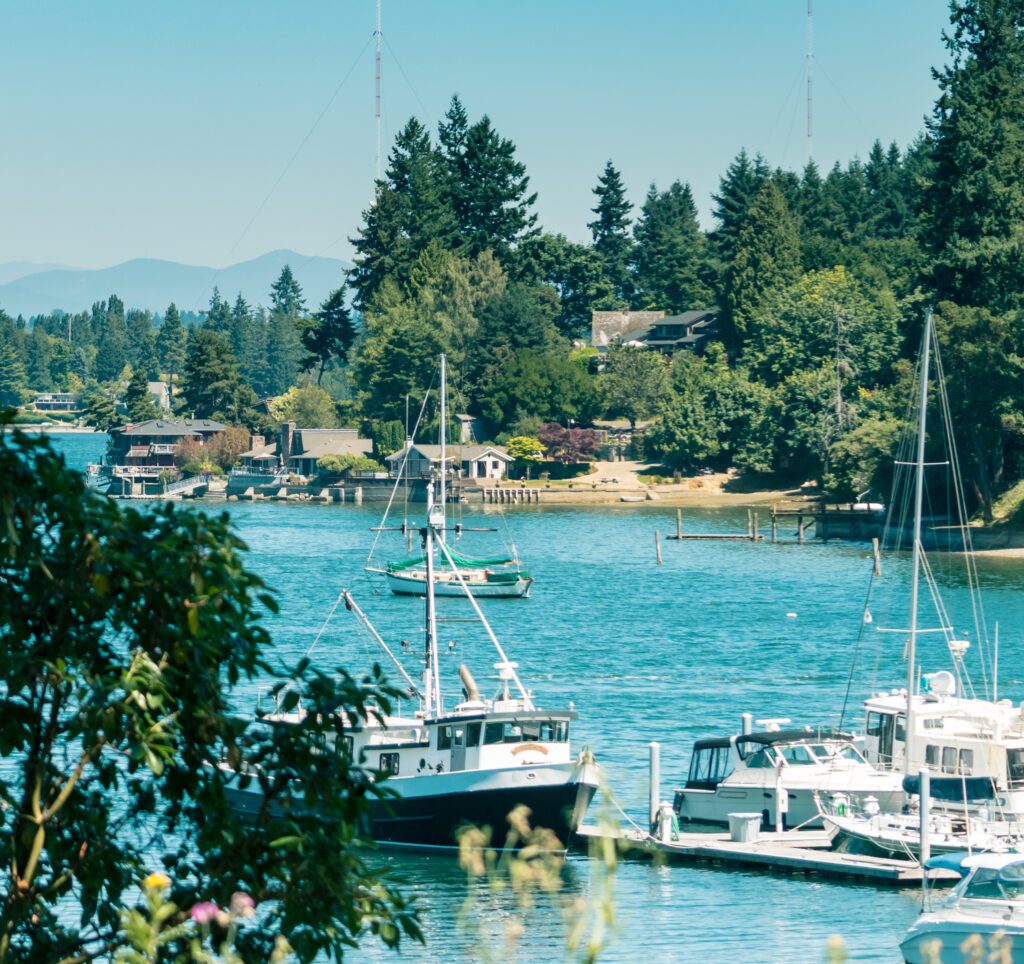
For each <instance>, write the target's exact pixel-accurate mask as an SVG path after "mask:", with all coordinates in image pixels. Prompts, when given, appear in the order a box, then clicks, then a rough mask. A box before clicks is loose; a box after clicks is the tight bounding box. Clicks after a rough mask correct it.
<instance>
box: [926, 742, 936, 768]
mask: <svg viewBox="0 0 1024 964" xmlns="http://www.w3.org/2000/svg"><path fill="white" fill-rule="evenodd" d="M924 762H925V766H930V767H937V766H938V765H939V748H938V747H937V746H935V745H934V744H932V743H929V744H928V745H927V746H926V747H925V748H924Z"/></svg>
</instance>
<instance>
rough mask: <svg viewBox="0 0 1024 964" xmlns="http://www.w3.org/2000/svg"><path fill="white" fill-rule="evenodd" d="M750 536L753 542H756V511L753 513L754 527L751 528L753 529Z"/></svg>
mask: <svg viewBox="0 0 1024 964" xmlns="http://www.w3.org/2000/svg"><path fill="white" fill-rule="evenodd" d="M750 537H751V540H752V541H753V542H757V540H758V535H757V513H756V512H755V513H754V528H753V531H752V532H751V536H750Z"/></svg>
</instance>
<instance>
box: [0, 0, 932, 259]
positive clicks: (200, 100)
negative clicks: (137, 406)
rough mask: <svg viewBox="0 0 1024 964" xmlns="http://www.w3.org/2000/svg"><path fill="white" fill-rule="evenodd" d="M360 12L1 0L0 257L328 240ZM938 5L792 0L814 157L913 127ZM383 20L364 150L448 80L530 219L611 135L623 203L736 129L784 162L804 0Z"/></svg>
mask: <svg viewBox="0 0 1024 964" xmlns="http://www.w3.org/2000/svg"><path fill="white" fill-rule="evenodd" d="M375 17H376V5H375V0H330V2H329V0H290V2H287V3H286V2H284V0H276V2H269V0H175V2H173V3H157V2H146V0H95V2H89V3H85V2H81V0H47V2H40V0H5V2H4V3H3V4H2V5H0V38H2V51H3V53H2V56H0V84H2V94H0V132H2V138H3V143H2V146H0V171H2V177H0V263H3V262H10V261H33V262H60V263H65V264H68V265H72V266H75V267H90V268H91V267H106V266H108V265H112V264H116V263H119V262H121V261H125V260H127V259H129V258H133V257H151V258H165V259H168V260H173V261H181V262H185V263H190V264H208V265H212V266H215V267H222V266H224V265H227V264H231V263H234V262H237V261H241V260H245V259H248V258H251V257H256V256H258V255H260V254H263V253H265V252H267V251H270V250H273V249H276V248H292V249H294V250H296V251H298V252H301V253H302V254H305V255H327V256H331V257H338V258H343V259H346V260H348V259H350V257H351V252H352V249H351V245H350V244H349V242H348V240H347V239H348V238H349V237H350V236H352V235H354V234H355V231H356V228H357V226H358V225H359V223H360V220H361V212H362V210H363V209H364V208H365V206H366V203H367V201H368V199H369V198H370V195H371V185H372V178H373V176H374V171H375V158H376V135H375V121H374V46H373V31H374V24H375ZM947 24H948V5H947V4H946V3H945V2H944V0H856V2H851V0H814V21H813V33H814V71H813V114H814V122H813V153H814V157H815V160H816V161H817V162H818V164H819V166H820V167H821V168H822V169H823V170H825V169H827V168H829V167H830V166H831V165H832V164H833V163H834V162H835V161H837V160H838V161H840V162H841V163H842V164H844V165H845V164H846V163H847V162H848V161H849V160H850V159H852V158H853V157H854V156H855V155H860V156H861V157H864V156H866V154H867V152H868V151H869V149H870V147H871V144H872V142H873V141H874V139H875V138H880V139H881V140H882V141H883V143H886V144H888V143H889V142H890V141H893V140H895V141H896V142H897V143H898V144H900V145H901V147H903V146H905V145H906V144H908V143H909V142H911V141H912V140H913V139H914V137H916V136H917V135H918V133H919V132H920V131H921V130H922V129H923V124H924V118H925V116H926V115H928V114H929V113H930V111H931V108H932V105H933V103H934V100H935V95H936V88H935V83H934V81H933V80H932V77H931V70H930V68H931V67H932V66H935V65H938V64H940V63H941V62H942V61H943V59H944V57H945V52H944V48H943V46H942V43H941V34H942V31H943V29H944V28H945V27H946V25H947ZM383 36H384V49H383V77H384V97H383V121H384V122H383V142H384V151H385V155H386V153H387V150H388V148H389V146H390V142H391V140H392V138H393V137H394V135H395V133H396V132H397V131H398V130H400V129H401V128H402V127H403V126H404V124H405V122H406V121H407V120H408V118H409V117H410V116H411V115H413V114H415V115H416V116H418V117H419V118H420V119H421V120H422V121H423V122H424V123H426V124H427V125H428V126H429V127H430V128H431V129H432V130H434V131H436V126H437V122H438V120H439V119H440V118H441V117H442V116H443V114H444V112H445V110H446V109H447V106H448V103H449V101H450V99H451V97H452V94H454V93H458V94H459V96H460V97H461V98H462V100H463V102H464V104H465V106H466V108H467V111H468V113H469V115H470V118H471V119H472V120H476V119H477V118H479V117H480V116H481V115H482V114H484V113H486V114H488V115H489V116H490V117H491V120H492V121H493V123H494V125H495V126H496V128H497V129H498V131H499V132H500V133H501V134H502V135H503V136H505V137H508V138H511V140H512V141H513V142H514V143H515V144H516V145H517V149H518V156H519V158H520V159H521V160H522V161H523V162H524V163H525V164H526V166H527V171H528V173H529V175H530V178H531V185H532V187H533V189H534V190H536V191H537V192H538V194H539V197H538V201H537V206H536V210H537V212H538V214H539V217H540V223H541V225H542V226H543V227H544V228H545V229H547V230H549V231H555V232H561V233H564V234H566V235H567V236H568V237H570V238H572V239H575V240H581V241H582V240H587V239H588V238H589V232H588V230H587V227H586V224H587V221H588V220H590V219H591V217H592V215H591V212H590V209H591V207H592V206H593V204H594V198H593V195H592V193H591V191H592V189H593V187H594V185H595V184H596V182H597V177H598V175H599V174H600V172H601V171H602V169H603V168H604V165H605V162H606V161H607V160H609V159H610V160H611V161H612V162H613V163H614V164H615V166H616V167H617V168H618V169H619V170H620V171H621V172H622V175H623V179H624V181H625V184H626V186H627V189H628V191H629V195H630V199H631V200H632V201H633V202H634V203H636V204H639V203H640V202H641V201H642V199H643V196H644V194H645V192H646V190H647V188H648V186H649V185H650V183H651V182H652V181H653V182H656V183H657V185H658V186H659V188H667V187H668V186H669V184H670V183H671V182H672V181H674V180H676V179H679V180H682V181H684V182H688V183H689V184H690V185H691V187H692V188H693V191H694V196H695V198H696V200H697V204H698V207H699V209H700V211H701V215H702V219H703V220H704V222H705V224H706V226H710V224H711V219H710V211H711V199H710V195H711V194H712V193H713V192H714V191H715V190H716V189H717V186H718V181H719V178H720V177H721V175H722V174H723V172H724V171H725V169H726V167H727V166H728V164H729V162H730V161H731V160H732V159H733V158H734V157H735V155H736V154H737V152H738V151H739V150H740V148H742V147H746V148H747V150H748V151H750V152H751V153H755V152H761V153H763V154H764V155H765V157H766V158H767V160H768V161H769V163H770V164H771V165H773V166H781V167H784V168H788V169H799V168H802V166H803V164H804V163H805V161H806V157H807V136H806V103H807V102H806V45H807V2H806V0H629V2H627V0H619V2H614V3H613V2H606V0H516V2H505V3H498V2H493V0H383ZM339 85H340V89H339ZM335 95H336V96H335ZM332 98H333V99H332Z"/></svg>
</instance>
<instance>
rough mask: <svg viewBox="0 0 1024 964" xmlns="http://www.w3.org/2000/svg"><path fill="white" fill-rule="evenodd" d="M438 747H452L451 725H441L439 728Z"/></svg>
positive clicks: (441, 748)
mask: <svg viewBox="0 0 1024 964" xmlns="http://www.w3.org/2000/svg"><path fill="white" fill-rule="evenodd" d="M437 748H438V749H439V750H450V749H451V748H452V728H451V727H450V726H439V727H438V728H437Z"/></svg>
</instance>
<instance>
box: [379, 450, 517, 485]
mask: <svg viewBox="0 0 1024 964" xmlns="http://www.w3.org/2000/svg"><path fill="white" fill-rule="evenodd" d="M406 452H408V456H409V460H408V463H407V464H406V467H405V472H404V474H405V476H406V478H410V479H418V478H429V477H430V476H431V475H432V474H433V470H434V469H435V468H436V467H437V466H439V465H440V463H441V446H440V445H421V444H420V443H418V442H417V443H413V444H412V445H409V446H408V447H407V448H404V449H400V450H399V451H397V452H395V453H393V454H392V455H389V456H388V457H387V460H386V461H387V463H388V469H389V471H390V472H391V474H392V475H393V476H397V475H398V474H399V472H400V471H401V468H402V462H403V461H404V460H405V457H406ZM446 458H447V461H448V463H449V465H450V466H451V468H453V469H454V470H455V474H456V475H457V476H458V477H459V478H462V479H503V478H504V477H505V474H506V472H507V471H508V467H509V465H510V464H511V463H512V462H514V461H515V460H514V459H513V458H512V456H511V455H509V454H508V452H507V451H505V449H503V448H502V447H501V446H499V445H449V446H448V451H447V453H446Z"/></svg>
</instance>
